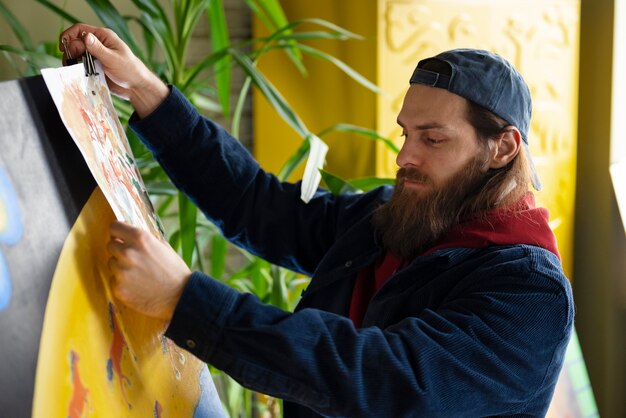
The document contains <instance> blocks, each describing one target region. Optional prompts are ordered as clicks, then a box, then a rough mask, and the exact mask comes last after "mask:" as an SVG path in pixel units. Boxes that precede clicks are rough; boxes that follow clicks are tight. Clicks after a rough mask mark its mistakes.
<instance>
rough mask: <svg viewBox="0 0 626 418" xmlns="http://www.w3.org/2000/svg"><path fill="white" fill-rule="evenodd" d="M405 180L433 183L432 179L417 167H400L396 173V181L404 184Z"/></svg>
mask: <svg viewBox="0 0 626 418" xmlns="http://www.w3.org/2000/svg"><path fill="white" fill-rule="evenodd" d="M405 180H410V181H414V182H419V183H425V184H431V183H432V180H431V179H430V177H428V176H427V175H426V174H424V173H422V172H420V171H419V170H418V169H416V168H400V169H399V170H398V173H397V174H396V183H399V184H403V183H404V181H405Z"/></svg>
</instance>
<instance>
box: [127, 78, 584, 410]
mask: <svg viewBox="0 0 626 418" xmlns="http://www.w3.org/2000/svg"><path fill="white" fill-rule="evenodd" d="M133 129H135V131H136V132H137V133H138V134H139V136H140V137H141V138H142V140H143V141H144V142H145V143H146V144H147V146H148V147H149V148H150V150H151V151H152V152H153V154H154V156H155V157H156V159H157V160H158V161H159V162H160V163H161V165H162V166H163V167H164V169H165V170H166V172H167V173H168V175H169V176H170V177H171V178H172V180H173V181H174V183H175V184H176V185H177V186H178V187H179V188H180V189H182V190H183V191H184V192H185V193H186V194H187V195H189V196H190V197H191V198H192V199H193V200H194V202H195V203H196V204H197V205H198V206H199V207H200V208H201V209H202V210H203V212H204V213H205V215H206V216H207V217H208V218H209V219H210V220H211V221H213V222H214V223H215V224H216V225H217V226H218V227H220V228H221V230H222V231H223V233H224V235H225V236H226V237H228V238H229V239H230V240H232V241H233V242H235V243H236V244H238V245H240V246H242V247H244V248H246V249H247V250H248V251H250V252H252V253H254V254H257V255H259V256H261V257H264V258H266V259H267V260H269V261H270V262H272V263H275V264H279V265H282V266H285V267H287V268H290V269H293V270H295V271H298V272H301V273H304V274H307V275H310V276H311V277H312V280H311V284H310V286H309V287H308V289H307V290H306V292H304V294H303V297H302V300H301V302H300V304H299V305H298V307H297V309H296V312H295V313H289V312H285V311H282V310H280V309H277V308H275V307H272V306H269V305H264V304H262V303H261V302H260V301H259V300H258V299H257V298H256V297H255V296H253V295H250V294H241V293H238V292H236V291H235V290H233V289H231V288H230V287H228V286H226V285H224V284H223V283H220V282H218V281H217V280H214V279H212V278H210V277H208V276H206V275H204V274H202V273H200V272H195V273H193V275H192V277H191V279H190V281H189V283H188V285H187V287H186V288H185V290H184V293H183V295H182V298H181V300H180V302H179V304H178V306H177V308H176V311H175V313H174V317H173V318H172V321H171V323H170V325H169V327H168V330H167V333H166V335H167V336H168V337H169V338H171V339H172V340H173V341H174V342H176V343H177V344H178V345H180V346H181V347H183V348H185V349H187V350H188V351H190V352H191V353H192V354H194V355H195V356H197V357H199V358H200V359H203V360H204V361H206V362H208V363H211V364H212V365H214V366H215V367H217V368H219V369H221V370H224V371H225V372H226V373H228V374H229V375H231V376H232V377H233V378H235V379H236V380H238V381H239V382H240V383H241V384H243V385H244V386H246V387H248V388H251V389H254V390H256V391H260V392H263V393H267V394H270V395H273V396H277V397H280V398H283V399H285V400H286V402H285V416H286V417H319V416H332V417H393V418H397V417H420V416H423V417H457V416H458V417H482V416H543V415H545V413H546V411H547V409H548V405H549V402H550V399H551V397H552V394H553V391H554V386H555V384H556V381H557V378H558V375H559V371H560V369H561V367H562V364H563V356H564V352H565V348H566V345H567V343H568V341H569V337H570V334H571V330H572V324H573V316H574V309H573V302H572V294H571V289H570V286H569V282H568V280H567V278H566V277H565V275H564V274H563V271H562V267H561V264H560V262H559V260H558V258H557V257H556V256H555V255H554V254H552V253H550V252H549V251H547V250H544V249H542V248H539V247H535V246H530V245H511V246H490V247H485V248H478V249H476V248H474V249H468V248H452V249H444V250H439V251H435V252H433V253H432V254H429V255H427V256H422V257H418V258H416V259H415V260H413V261H412V262H411V263H410V265H408V266H407V267H405V268H403V269H402V270H400V271H399V272H397V273H396V274H395V275H393V276H392V277H391V278H390V279H389V281H388V282H387V283H386V284H385V285H384V286H383V287H382V288H381V289H380V291H379V292H378V293H377V294H376V295H375V296H374V298H373V299H372V301H371V302H370V304H369V306H368V310H367V312H366V315H365V318H364V323H363V327H362V328H361V329H355V327H354V326H353V324H352V321H350V320H349V319H348V318H347V316H348V309H349V304H350V298H351V294H352V289H353V286H354V281H355V277H356V275H357V273H358V272H359V271H360V270H361V269H362V268H364V267H366V266H368V265H370V264H372V263H373V262H374V260H375V259H376V258H377V257H378V256H380V254H381V251H382V250H381V247H380V245H379V244H378V242H377V239H376V234H375V232H374V230H373V228H372V226H371V223H370V218H371V214H372V211H373V210H374V209H375V208H376V207H377V206H378V205H379V204H380V203H381V202H383V201H385V200H386V199H388V198H389V196H390V194H391V190H392V189H391V188H389V187H382V188H378V189H376V190H374V191H372V192H369V193H365V194H347V195H343V196H340V197H334V196H332V195H331V194H330V193H328V192H326V191H323V190H321V189H320V190H319V191H318V193H317V194H316V196H315V197H314V198H313V199H312V201H311V202H310V203H309V204H304V203H303V202H302V201H301V200H300V198H299V196H300V188H299V184H288V183H280V182H279V181H278V180H277V179H276V178H275V177H274V176H272V175H269V174H267V173H265V172H264V171H263V170H262V169H261V168H260V167H259V165H258V163H257V162H256V161H254V159H253V158H252V157H251V156H250V155H249V153H248V152H247V151H246V150H245V149H244V148H243V147H242V146H241V145H240V144H239V143H238V142H237V141H236V140H234V139H233V138H231V137H230V136H229V135H228V134H227V133H226V132H225V131H224V130H223V129H222V128H221V127H219V126H218V125H216V124H214V123H212V122H211V121H209V120H207V119H206V118H203V117H201V116H199V115H198V114H197V112H196V111H195V110H194V109H193V107H192V106H191V105H190V104H189V103H188V102H187V101H186V100H185V99H184V97H183V96H182V94H180V92H178V91H177V90H176V89H173V90H172V93H171V95H170V96H169V97H168V99H167V100H166V101H165V102H164V103H163V104H162V105H161V106H160V107H159V108H158V109H157V110H156V111H155V112H154V113H153V114H151V115H150V116H148V117H146V118H144V119H143V120H141V121H136V122H134V123H133Z"/></svg>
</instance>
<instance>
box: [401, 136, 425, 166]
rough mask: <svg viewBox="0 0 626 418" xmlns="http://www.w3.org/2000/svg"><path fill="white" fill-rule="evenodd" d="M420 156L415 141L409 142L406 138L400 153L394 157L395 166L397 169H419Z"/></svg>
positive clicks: (408, 138)
mask: <svg viewBox="0 0 626 418" xmlns="http://www.w3.org/2000/svg"><path fill="white" fill-rule="evenodd" d="M421 161H422V156H421V153H420V150H419V146H418V144H417V141H416V140H415V139H413V140H411V138H410V137H408V136H407V137H406V138H405V140H404V143H403V144H402V148H400V152H399V153H398V155H397V156H396V164H397V165H398V167H402V168H406V167H419V166H420V165H421Z"/></svg>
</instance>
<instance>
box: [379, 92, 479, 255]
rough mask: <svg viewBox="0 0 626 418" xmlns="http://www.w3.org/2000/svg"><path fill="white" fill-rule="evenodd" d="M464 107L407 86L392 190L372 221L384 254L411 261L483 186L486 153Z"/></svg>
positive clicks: (446, 97) (462, 103)
mask: <svg viewBox="0 0 626 418" xmlns="http://www.w3.org/2000/svg"><path fill="white" fill-rule="evenodd" d="M466 106H467V102H466V101H465V99H463V98H461V97H459V96H456V95H454V94H451V93H449V92H447V91H445V90H442V89H439V88H433V87H426V86H421V85H413V86H411V87H410V89H409V91H408V93H407V95H406V98H405V100H404V105H403V106H402V110H401V112H400V115H399V116H398V123H399V124H400V126H402V129H403V134H404V136H405V141H404V144H403V146H402V150H401V151H400V154H398V158H397V163H398V165H399V166H400V169H399V170H398V175H397V181H396V188H395V190H394V193H393V196H392V198H391V200H390V201H389V202H387V203H385V204H383V205H382V206H381V207H380V208H379V209H378V210H377V212H376V213H375V214H374V218H373V223H374V226H375V227H376V229H377V231H378V232H379V234H380V236H381V239H382V243H383V246H384V247H385V248H386V249H387V250H388V251H391V252H393V253H395V254H396V255H399V256H401V257H403V258H406V259H412V258H414V257H416V256H417V255H419V254H420V253H422V252H423V251H425V250H426V249H428V248H429V247H430V246H432V245H434V244H436V242H437V241H438V240H439V239H440V238H441V237H442V236H443V235H444V234H445V233H446V232H447V231H449V230H450V228H451V227H452V226H454V224H455V223H457V222H458V221H459V216H460V215H461V211H462V207H463V205H464V203H466V200H467V198H468V196H469V195H471V194H472V193H474V192H475V191H476V190H477V189H479V188H480V187H482V186H481V185H482V184H484V181H485V178H486V176H485V174H484V173H485V171H486V170H487V167H488V164H487V160H488V158H489V152H488V148H487V147H485V146H484V145H481V144H480V142H479V140H478V137H477V135H476V133H475V131H474V128H473V127H472V126H471V125H470V123H469V122H468V121H467V119H466V118H467V117H466V114H467V108H466Z"/></svg>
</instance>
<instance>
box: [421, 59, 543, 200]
mask: <svg viewBox="0 0 626 418" xmlns="http://www.w3.org/2000/svg"><path fill="white" fill-rule="evenodd" d="M434 60H436V61H439V62H442V63H446V64H447V65H448V66H449V68H450V71H449V74H450V75H447V74H443V73H438V72H435V71H432V70H430V69H428V70H427V69H425V68H423V67H424V66H425V65H426V64H427V63H428V62H431V61H434ZM416 83H417V84H424V85H427V86H431V87H439V88H442V89H446V90H448V91H449V92H451V93H454V94H456V95H459V96H461V97H463V98H465V99H467V100H470V101H472V102H474V103H476V104H477V105H479V106H482V107H484V108H485V109H487V110H489V111H490V112H492V113H494V114H496V115H497V116H499V117H501V118H502V119H504V120H505V121H507V122H508V123H509V124H511V125H513V126H515V127H516V128H517V129H518V130H519V131H520V133H521V135H522V140H523V142H524V147H525V148H526V157H527V160H528V165H529V167H530V170H531V173H532V184H533V187H534V188H535V189H536V190H541V180H540V179H539V176H538V175H537V171H536V169H535V164H534V163H533V161H532V158H531V157H530V150H529V149H528V132H529V130H530V118H531V115H532V99H531V97H530V90H529V89H528V85H526V82H525V81H524V79H523V78H522V76H521V75H520V73H519V72H518V71H517V70H516V69H515V68H514V67H513V66H512V65H511V64H510V63H509V62H508V61H507V60H505V59H504V58H502V57H501V56H499V55H497V54H494V53H493V52H489V51H485V50H480V49H453V50H450V51H445V52H442V53H440V54H438V55H435V56H434V57H431V58H426V59H423V60H421V61H420V62H419V63H418V64H417V68H415V71H414V72H413V75H412V76H411V80H410V84H416Z"/></svg>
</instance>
